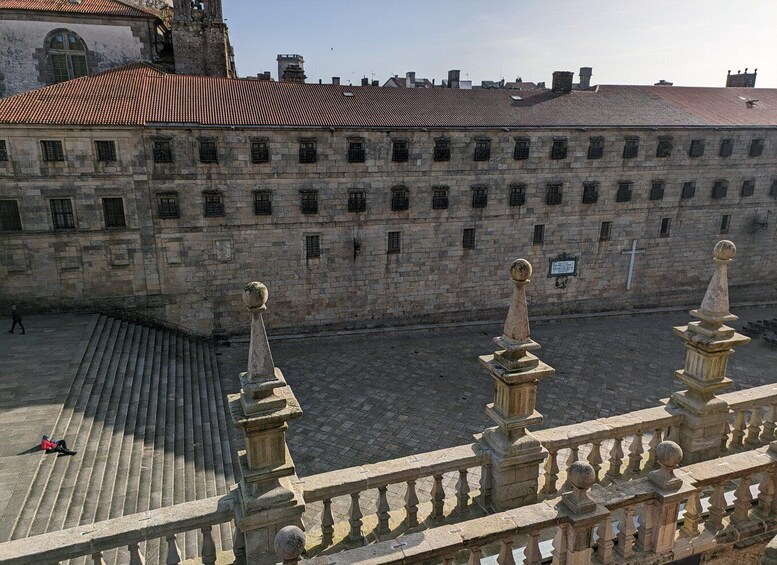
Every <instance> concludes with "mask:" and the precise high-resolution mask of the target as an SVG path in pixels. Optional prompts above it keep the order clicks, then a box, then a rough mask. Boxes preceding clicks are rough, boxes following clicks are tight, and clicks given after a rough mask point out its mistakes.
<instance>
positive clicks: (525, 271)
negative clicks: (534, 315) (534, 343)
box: [497, 259, 532, 346]
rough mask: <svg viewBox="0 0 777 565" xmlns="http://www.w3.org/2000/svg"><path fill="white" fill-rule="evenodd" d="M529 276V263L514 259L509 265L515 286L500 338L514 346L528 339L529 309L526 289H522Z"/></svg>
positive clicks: (530, 270)
mask: <svg viewBox="0 0 777 565" xmlns="http://www.w3.org/2000/svg"><path fill="white" fill-rule="evenodd" d="M531 274H532V267H531V263H529V262H528V261H527V260H526V259H516V260H515V261H513V264H512V265H510V278H511V279H512V280H513V284H514V285H515V286H514V288H513V295H512V298H511V299H510V309H509V310H508V312H507V319H505V325H504V331H503V333H502V336H501V337H502V338H507V339H506V340H505V339H503V340H502V341H505V342H506V343H507V340H509V341H512V342H515V344H521V343H523V342H525V341H526V340H527V339H529V307H528V304H527V302H526V289H525V288H524V287H525V286H526V285H527V284H529V282H530V281H529V277H530V276H531ZM497 339H500V338H497ZM497 345H500V346H502V345H503V344H501V343H498V344H497Z"/></svg>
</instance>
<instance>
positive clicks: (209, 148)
mask: <svg viewBox="0 0 777 565" xmlns="http://www.w3.org/2000/svg"><path fill="white" fill-rule="evenodd" d="M218 162H219V151H218V147H217V146H216V140H215V139H201V140H200V163H218Z"/></svg>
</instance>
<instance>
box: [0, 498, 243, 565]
mask: <svg viewBox="0 0 777 565" xmlns="http://www.w3.org/2000/svg"><path fill="white" fill-rule="evenodd" d="M234 503H235V499H234V497H233V496H232V495H228V496H221V497H218V496H217V497H213V498H206V499H203V500H197V501H194V502H184V503H181V504H176V505H175V506H169V507H167V508H158V509H155V510H149V511H147V512H142V513H138V514H131V515H128V516H122V517H120V518H112V519H110V520H105V521H102V522H96V523H94V524H88V525H83V526H78V527H75V528H69V529H67V530H60V531H58V532H51V533H47V534H43V535H39V536H34V537H30V538H26V539H19V540H14V541H10V542H7V543H3V544H0V563H3V564H4V565H33V564H36V565H38V564H40V563H47V564H52V563H59V562H61V561H67V560H68V559H75V558H78V557H83V556H89V557H90V558H91V560H92V562H93V563H95V564H97V565H99V564H102V563H105V561H104V560H103V553H107V552H109V551H111V550H115V549H120V550H124V549H126V551H127V552H128V553H129V563H130V565H137V564H140V563H143V562H144V557H143V555H142V552H141V549H140V545H141V544H143V543H144V542H147V541H150V540H158V539H164V540H165V543H166V544H167V552H166V555H167V557H166V563H168V565H171V564H177V563H181V552H180V550H179V546H178V536H179V535H180V534H183V533H184V532H191V531H193V530H199V531H200V533H201V539H200V540H199V541H200V543H199V548H200V551H199V552H198V554H199V555H200V560H201V562H202V563H203V564H207V565H209V564H213V563H215V562H216V549H217V548H216V544H215V542H214V539H213V533H212V529H213V526H217V525H219V524H224V523H227V522H230V521H231V520H232V519H233V505H234ZM233 547H234V553H235V563H236V564H239V563H245V558H244V550H243V547H244V544H243V536H242V534H241V533H240V531H239V530H236V531H235V538H234V540H233ZM187 560H188V559H187ZM154 562H155V559H154Z"/></svg>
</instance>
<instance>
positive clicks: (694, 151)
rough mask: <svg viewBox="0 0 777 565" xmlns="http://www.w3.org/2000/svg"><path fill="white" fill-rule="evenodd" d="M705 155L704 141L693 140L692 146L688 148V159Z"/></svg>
mask: <svg viewBox="0 0 777 565" xmlns="http://www.w3.org/2000/svg"><path fill="white" fill-rule="evenodd" d="M702 155H704V140H703V139H692V140H691V146H690V147H689V148H688V157H701V156H702Z"/></svg>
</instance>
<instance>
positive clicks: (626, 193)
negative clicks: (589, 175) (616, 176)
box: [615, 182, 631, 202]
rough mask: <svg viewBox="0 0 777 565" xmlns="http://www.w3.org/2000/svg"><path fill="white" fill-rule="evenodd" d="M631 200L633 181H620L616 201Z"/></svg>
mask: <svg viewBox="0 0 777 565" xmlns="http://www.w3.org/2000/svg"><path fill="white" fill-rule="evenodd" d="M630 201H631V183H630V182H619V183H618V192H617V193H616V195H615V202H630Z"/></svg>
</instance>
